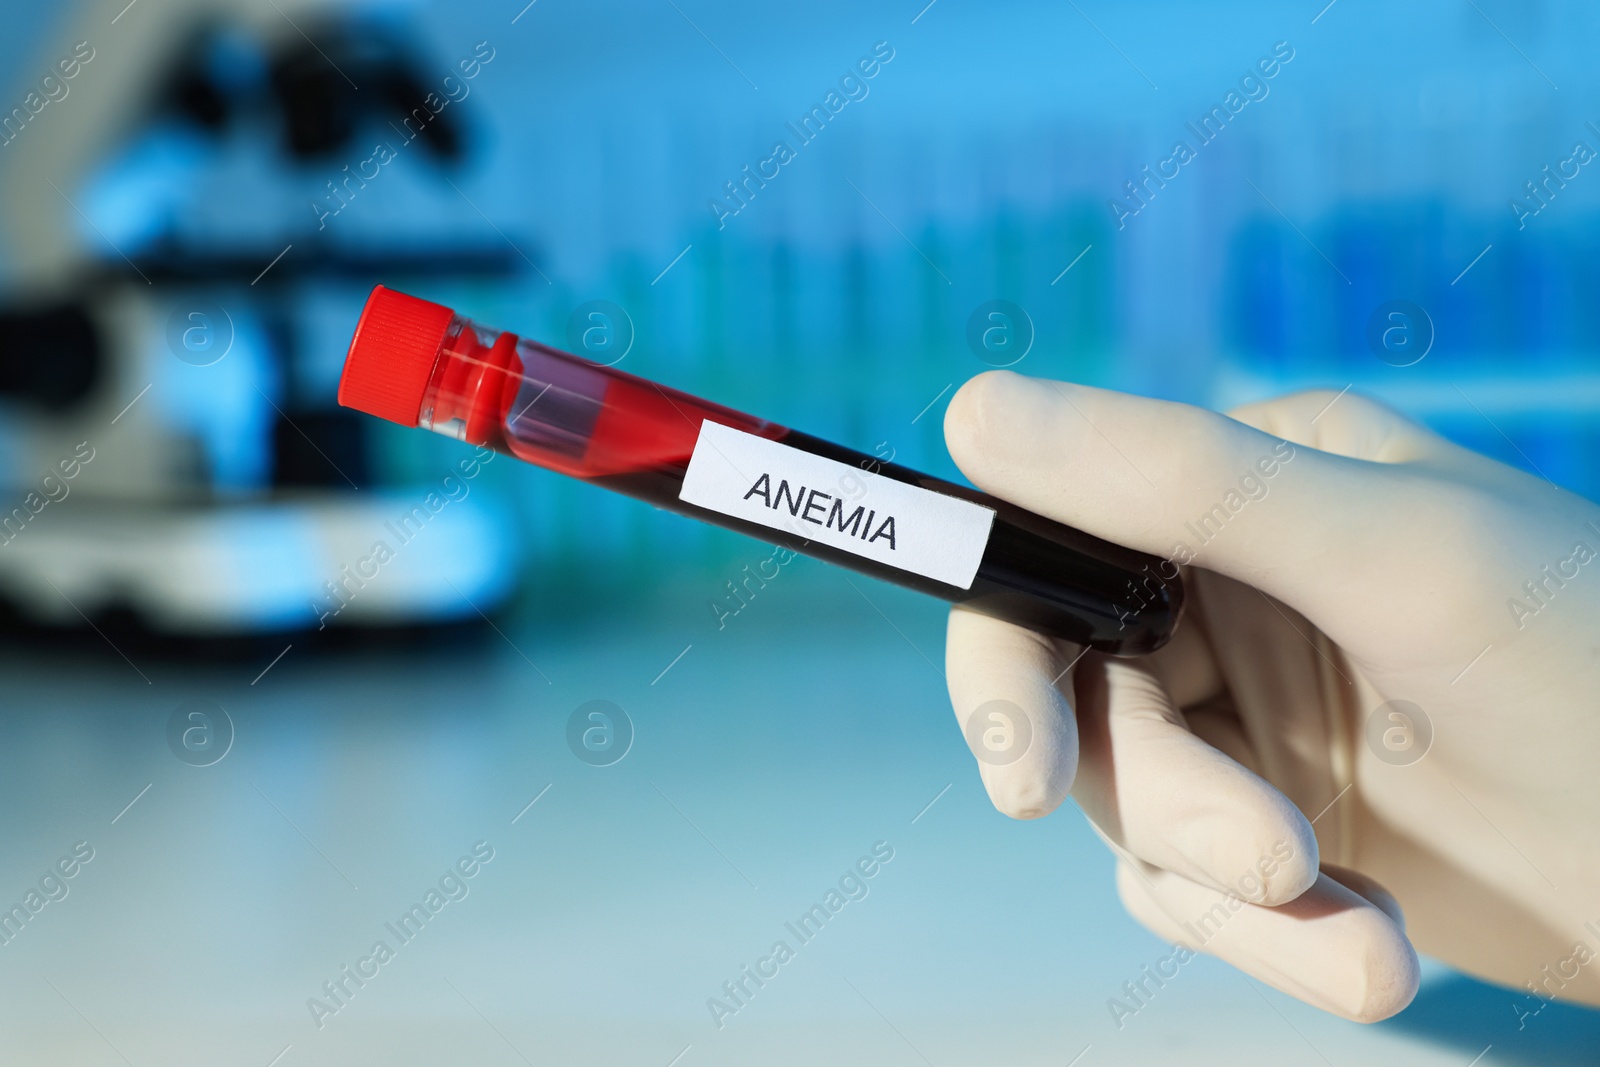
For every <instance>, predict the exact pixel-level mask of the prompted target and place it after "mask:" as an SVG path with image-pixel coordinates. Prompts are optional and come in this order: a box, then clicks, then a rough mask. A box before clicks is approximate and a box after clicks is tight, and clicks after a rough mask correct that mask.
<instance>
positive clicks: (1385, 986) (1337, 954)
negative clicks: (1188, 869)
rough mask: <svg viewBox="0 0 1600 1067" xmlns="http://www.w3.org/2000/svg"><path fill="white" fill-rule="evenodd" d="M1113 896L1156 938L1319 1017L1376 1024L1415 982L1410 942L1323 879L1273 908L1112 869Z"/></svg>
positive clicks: (1127, 868)
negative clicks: (1199, 954) (1211, 959)
mask: <svg viewBox="0 0 1600 1067" xmlns="http://www.w3.org/2000/svg"><path fill="white" fill-rule="evenodd" d="M1117 891H1118V893H1119V894H1120V895H1121V897H1122V902H1123V905H1124V906H1125V907H1126V908H1127V909H1128V911H1129V913H1130V914H1132V915H1133V916H1134V918H1136V919H1138V920H1139V921H1140V922H1141V923H1143V924H1144V925H1145V926H1146V927H1148V928H1149V929H1151V930H1152V931H1153V932H1155V933H1156V934H1157V935H1158V936H1160V937H1163V938H1165V939H1167V940H1169V941H1171V942H1173V943H1174V944H1177V945H1182V946H1184V947H1185V948H1188V949H1189V950H1191V951H1204V952H1207V953H1210V954H1211V955H1214V956H1216V957H1217V958H1218V959H1220V960H1222V961H1224V962H1225V963H1229V964H1232V965H1233V966H1235V967H1237V968H1239V969H1240V970H1242V971H1244V972H1245V973H1246V974H1249V975H1252V976H1254V977H1256V978H1258V979H1260V980H1261V981H1263V982H1266V983H1267V984H1268V985H1270V986H1272V987H1273V988H1275V989H1278V990H1281V991H1283V992H1285V993H1288V994H1289V995H1290V996H1292V997H1296V998H1298V999H1300V1000H1303V1001H1305V1002H1306V1003H1307V1004H1311V1005H1313V1006H1315V1007H1318V1008H1321V1009H1323V1010H1324V1011H1330V1012H1333V1013H1334V1014H1336V1015H1342V1016H1344V1017H1345V1018H1347V1019H1353V1020H1355V1021H1357V1022H1377V1021H1378V1020H1380V1019H1387V1018H1389V1017H1390V1016H1391V1015H1394V1014H1395V1013H1396V1012H1398V1011H1400V1010H1401V1009H1403V1008H1404V1007H1405V1006H1406V1005H1407V1004H1409V1003H1411V999H1412V997H1414V996H1416V992H1417V985H1418V983H1419V981H1420V977H1421V976H1420V968H1419V964H1418V962H1417V954H1416V950H1415V949H1413V948H1412V947H1411V942H1409V941H1407V940H1406V937H1405V934H1404V933H1402V932H1401V930H1400V928H1399V927H1397V926H1396V925H1395V924H1394V923H1393V922H1391V921H1390V919H1389V917H1388V915H1386V914H1385V913H1384V912H1383V911H1382V910H1380V909H1379V908H1378V907H1377V906H1375V905H1374V904H1372V903H1370V902H1369V901H1367V900H1366V899H1365V898H1364V897H1362V896H1361V895H1360V894H1358V893H1355V892H1353V891H1352V890H1350V889H1348V888H1346V887H1345V886H1344V885H1341V884H1340V883H1339V882H1338V881H1336V880H1334V879H1333V878H1331V877H1328V876H1327V875H1323V876H1321V877H1319V878H1318V879H1317V881H1316V884H1315V885H1313V886H1312V887H1311V888H1310V889H1309V890H1307V891H1306V892H1305V893H1304V894H1303V895H1302V896H1300V897H1298V898H1296V899H1295V900H1293V901H1291V902H1289V903H1287V904H1284V905H1282V906H1279V907H1275V908H1268V907H1262V906H1260V905H1257V904H1250V903H1248V902H1246V901H1243V900H1241V899H1240V898H1238V897H1230V896H1228V895H1226V894H1221V893H1218V892H1216V891H1215V890H1213V889H1209V888H1207V887H1205V886H1199V885H1195V884H1194V883H1193V882H1189V881H1187V880H1186V879H1184V878H1181V877H1179V876H1177V875H1175V874H1170V873H1167V872H1163V871H1147V870H1140V869H1138V868H1136V867H1134V866H1133V865H1131V864H1129V863H1120V864H1118V867H1117ZM1180 962H1181V961H1180Z"/></svg>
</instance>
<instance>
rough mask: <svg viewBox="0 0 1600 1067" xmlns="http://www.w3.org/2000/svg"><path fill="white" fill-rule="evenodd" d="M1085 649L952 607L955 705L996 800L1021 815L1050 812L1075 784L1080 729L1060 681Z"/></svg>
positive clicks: (950, 666) (948, 668) (949, 646)
mask: <svg viewBox="0 0 1600 1067" xmlns="http://www.w3.org/2000/svg"><path fill="white" fill-rule="evenodd" d="M1079 651H1080V650H1079V648H1078V646H1075V645H1070V644H1067V643H1066V642H1059V641H1055V640H1052V639H1051V638H1048V637H1044V636H1042V635H1040V634H1038V633H1035V632H1034V631H1032V630H1027V629H1024V628H1022V627H1021V626H1017V625H1015V624H1013V623H1009V622H1002V621H1001V620H999V619H992V618H990V617H988V616H987V615H979V614H978V613H977V612H973V611H967V610H965V609H963V608H959V607H957V608H953V609H951V611H950V623H949V630H948V634H947V638H946V647H945V673H946V676H947V678H948V681H949V686H950V703H951V705H952V706H953V707H954V708H955V713H956V721H957V722H958V724H959V725H960V726H961V729H962V733H963V734H965V736H966V738H967V743H968V746H969V747H970V748H971V749H972V754H973V756H974V757H975V758H976V759H977V761H978V773H979V775H980V776H981V777H982V779H983V786H984V788H985V789H986V790H988V792H989V799H990V800H991V801H993V802H994V806H995V807H996V808H998V809H1000V811H1002V812H1003V813H1005V814H1006V815H1009V816H1011V817H1012V818H1013V819H1037V818H1039V817H1040V816H1042V815H1048V814H1049V813H1050V812H1052V811H1054V810H1055V809H1056V807H1057V806H1058V805H1059V804H1060V803H1061V802H1062V801H1063V800H1065V799H1066V797H1067V794H1068V791H1069V790H1070V789H1071V788H1072V779H1073V775H1074V773H1075V772H1076V770H1077V765H1078V734H1077V727H1076V724H1075V723H1074V721H1073V717H1072V707H1071V705H1070V704H1069V703H1068V702H1067V698H1066V697H1065V696H1064V695H1063V691H1062V689H1061V688H1058V687H1057V684H1056V679H1058V678H1059V679H1061V680H1062V681H1063V682H1065V681H1066V678H1064V677H1063V674H1064V672H1065V670H1066V668H1067V667H1068V665H1069V664H1070V663H1071V661H1072V659H1073V658H1074V657H1076V656H1077V655H1078V654H1079Z"/></svg>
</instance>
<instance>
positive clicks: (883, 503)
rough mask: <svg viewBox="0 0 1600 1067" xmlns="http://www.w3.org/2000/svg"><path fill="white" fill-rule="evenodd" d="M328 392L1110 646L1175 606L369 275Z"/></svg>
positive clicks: (1144, 560) (1118, 566) (977, 510)
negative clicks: (335, 383)
mask: <svg viewBox="0 0 1600 1067" xmlns="http://www.w3.org/2000/svg"><path fill="white" fill-rule="evenodd" d="M339 403H340V404H342V405H344V406H345V407H350V408H355V409H356V410H358V411H363V412H366V413H368V414H370V415H376V416H378V417H380V418H384V419H388V420H390V421H391V422H396V423H399V424H400V425H402V426H420V427H423V428H426V429H430V430H433V431H435V432H436V433H441V434H444V435H446V436H448V437H454V438H456V439H457V440H460V441H465V442H468V443H470V444H474V445H480V446H484V447H487V448H491V449H494V450H495V451H497V452H501V453H504V454H506V455H510V456H514V457H516V458H517V459H520V460H524V461H526V462H528V463H533V464H537V465H538V466H541V467H546V468H548V469H550V470H553V471H557V472H559V473H561V474H565V475H569V476H571V477H574V478H581V479H583V480H584V481H587V482H592V483H594V484H596V485H600V486H604V487H605V488H607V489H613V490H616V491H617V492H620V493H626V494H627V495H629V496H633V497H637V498H639V499H640V500H645V501H648V502H649V503H651V504H654V505H656V506H658V507H661V508H665V509H668V510H671V511H675V512H678V513H680V514H683V515H687V516H689V517H691V518H696V519H699V520H701V521H703V522H709V523H712V524H714V525H717V526H722V527H726V528H727V529H730V530H736V531H738V532H739V533H743V534H748V535H749V536H751V537H756V538H760V539H762V540H765V541H768V542H769V543H773V544H777V545H782V546H785V547H787V548H789V549H792V550H793V551H796V552H801V553H804V554H806V555H809V556H814V557H816V558H818V559H821V560H825V561H827V562H828V563H833V564H837V565H839V566H842V567H848V568H850V569H851V570H855V571H860V572H861V573H863V574H868V575H871V576H872V577H874V578H880V579H883V580H884V581H889V582H894V583H896V584H898V585H903V586H907V587H909V588H911V589H915V590H918V591H919V592H923V593H927V594H930V595H932V596H936V597H939V598H941V599H943V600H947V601H950V602H951V603H955V604H960V605H962V606H963V607H967V608H970V609H972V610H974V611H978V612H982V613H984V614H986V615H991V616H994V617H996V618H1001V619H1006V620H1008V621H1010V622H1014V623H1017V624H1019V625H1022V626H1026V627H1028V628H1030V629H1033V630H1037V631H1039V632H1042V633H1045V634H1049V635H1051V636H1054V637H1060V638H1065V639H1067V640H1069V641H1073V642H1076V643H1078V644H1080V645H1087V646H1089V647H1091V648H1094V649H1096V650H1098V651H1101V652H1106V653H1110V654H1112V655H1123V656H1133V655H1141V654H1143V653H1147V652H1151V651H1154V650H1155V649H1157V648H1159V647H1160V646H1161V645H1162V644H1164V643H1165V642H1166V641H1167V639H1168V638H1169V637H1170V636H1171V635H1172V631H1173V628H1174V627H1175V626H1176V625H1177V622H1178V617H1179V615H1180V613H1181V610H1182V606H1183V585H1182V582H1181V580H1180V578H1179V576H1178V573H1177V568H1176V567H1174V566H1172V565H1171V564H1170V563H1167V562H1166V561H1163V560H1160V559H1158V558H1157V557H1155V556H1150V555H1146V554H1144V553H1142V552H1136V551H1134V550H1132V549H1129V548H1125V547H1123V546H1121V545H1115V544H1112V543H1110V542H1108V541H1103V540H1100V539H1099V538H1097V537H1092V536H1090V535H1089V534H1086V533H1084V532H1082V531H1081V530H1075V529H1073V528H1071V527H1069V526H1064V525H1062V524H1061V523H1058V522H1055V521H1053V520H1050V519H1047V518H1044V517H1043V516H1040V515H1036V514H1033V513H1032V512H1029V511H1026V510H1024V509H1023V508H1020V507H1017V506H1016V505H1014V504H1010V503H1008V502H1006V501H1004V500H1000V499H998V498H996V497H992V496H990V495H988V494H986V493H982V492H979V491H978V490H976V489H971V488H968V487H965V486H961V485H956V484H954V483H953V482H947V481H944V480H942V479H939V478H932V477H929V476H928V475H925V474H921V473H918V472H917V471H914V470H911V469H910V468H907V467H903V466H901V465H899V464H896V463H886V462H883V461H882V460H880V459H878V458H877V457H875V456H870V455H867V454H866V453H863V452H857V451H855V450H854V449H850V448H845V447H843V446H841V445H836V444H834V443H832V442H830V441H825V440H822V439H821V438H817V437H813V436H811V435H809V434H805V433H801V432H799V431H797V430H791V429H788V428H787V427H784V426H779V425H778V424H776V423H772V422H767V421H766V420H764V419H758V418H756V417H754V416H751V415H746V414H743V413H742V412H738V411H733V410H731V409H729V408H725V407H722V406H720V405H718V404H713V403H711V402H709V401H706V400H701V399H699V398H697V397H693V396H690V395H688V394H687V393H683V392H679V391H678V390H676V389H671V388H668V387H667V386H664V385H658V384H656V383H655V382H653V381H650V380H648V379H645V378H640V377H637V376H635V375H632V374H628V373H625V372H623V371H619V370H617V369H616V368H614V367H610V366H603V365H600V364H598V363H596V362H594V361H592V360H588V359H585V358H583V357H581V356H576V355H572V354H570V353H567V352H560V351H557V350H556V349H554V348H550V347H548V346H546V345H542V344H539V343H538V342H536V341H531V340H528V339H526V338H522V337H518V336H517V335H516V334H512V333H506V332H503V331H500V330H495V329H490V328H488V327H485V326H483V325H481V324H479V323H477V322H474V321H472V320H470V319H468V318H465V317H464V316H461V315H458V314H456V313H455V312H454V311H453V310H451V309H450V308H447V307H444V306H442V305H439V304H435V303H431V302H429V301H426V300H420V299H418V298H416V297H412V296H408V295H406V294H404V293H400V292H396V291H394V290H392V289H386V288H384V287H383V286H378V287H377V288H376V289H374V290H373V291H372V295H371V296H370V297H369V298H368V300H367V305H366V308H365V309H364V310H363V311H362V313H361V319H360V321H359V322H358V323H357V325H356V332H355V336H354V338H353V339H352V340H351V342H350V351H349V354H348V355H347V356H346V358H345V365H344V374H343V376H342V378H341V379H340V382H339Z"/></svg>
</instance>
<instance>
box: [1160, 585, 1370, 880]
mask: <svg viewBox="0 0 1600 1067" xmlns="http://www.w3.org/2000/svg"><path fill="white" fill-rule="evenodd" d="M1189 580H1190V582H1191V585H1190V588H1191V590H1192V591H1193V592H1194V593H1195V594H1196V595H1195V605H1196V615H1197V617H1199V618H1200V619H1201V620H1202V621H1203V622H1204V628H1205V629H1207V630H1210V631H1212V632H1215V633H1225V634H1227V635H1228V638H1229V639H1228V640H1227V641H1225V642H1220V643H1219V644H1218V646H1217V648H1216V650H1215V652H1214V660H1215V663H1216V665H1217V668H1218V670H1219V671H1220V673H1221V675H1222V678H1223V681H1224V685H1225V687H1226V689H1227V692H1228V696H1229V701H1230V705H1231V707H1232V709H1233V712H1234V714H1235V716H1236V717H1237V719H1238V721H1239V724H1240V728H1241V730H1242V731H1243V734H1244V736H1245V738H1247V739H1248V740H1249V742H1250V747H1251V751H1252V753H1253V755H1254V762H1253V763H1252V764H1251V767H1252V768H1253V769H1255V770H1257V771H1258V772H1259V773H1260V774H1261V775H1262V777H1264V778H1266V779H1267V780H1268V781H1270V782H1271V783H1272V784H1273V785H1274V786H1276V787H1277V788H1278V789H1279V790H1281V791H1282V792H1283V793H1284V795H1285V796H1287V797H1288V798H1289V799H1290V800H1292V801H1294V803H1295V804H1296V806H1298V807H1299V808H1300V810H1301V811H1303V812H1305V813H1306V815H1307V816H1308V817H1311V818H1318V817H1319V816H1321V815H1322V814H1323V813H1325V812H1328V811H1329V810H1330V806H1331V805H1332V804H1333V803H1334V801H1335V800H1336V799H1337V798H1338V797H1339V795H1340V791H1341V789H1342V788H1343V786H1344V784H1345V783H1346V782H1347V781H1348V778H1345V779H1344V781H1341V780H1340V777H1339V775H1337V774H1336V773H1335V768H1336V766H1337V765H1338V764H1339V763H1340V757H1339V755H1338V754H1339V753H1341V752H1342V750H1343V749H1344V741H1343V733H1342V728H1341V726H1340V720H1339V719H1338V718H1337V717H1336V716H1334V715H1332V714H1331V709H1336V708H1339V707H1341V706H1343V705H1344V704H1346V703H1347V702H1349V701H1350V700H1352V692H1351V685H1350V684H1349V682H1347V679H1350V678H1351V675H1352V672H1351V670H1350V668H1349V664H1348V663H1347V662H1345V661H1344V658H1343V657H1342V656H1341V654H1340V653H1339V651H1338V650H1337V649H1334V648H1331V647H1328V645H1327V642H1326V640H1325V639H1323V638H1322V636H1321V635H1320V634H1318V633H1317V630H1316V628H1315V627H1314V626H1312V625H1311V623H1310V622H1308V621H1307V620H1306V619H1305V618H1304V617H1303V616H1302V615H1301V614H1300V613H1299V612H1297V611H1295V610H1294V609H1293V608H1291V607H1287V606H1284V605H1280V604H1277V603H1274V602H1273V601H1271V600H1270V599H1268V598H1267V597H1266V596H1264V595H1263V594H1262V593H1261V592H1260V591H1259V590H1256V589H1252V588H1250V587H1249V586H1247V585H1245V584H1243V583H1241V582H1236V581H1234V580H1233V579H1231V578H1227V577H1224V576H1223V575H1220V574H1216V573H1214V572H1212V571H1208V570H1206V569H1205V568H1203V567H1195V568H1192V569H1191V570H1190V571H1189ZM1344 812H1345V809H1343V808H1339V809H1333V811H1332V814H1330V815H1329V816H1328V817H1327V818H1319V821H1318V822H1317V829H1318V831H1319V834H1320V836H1321V841H1322V843H1323V845H1324V846H1325V852H1324V854H1325V855H1328V856H1330V857H1333V856H1337V855H1339V854H1340V852H1339V850H1340V849H1341V848H1342V847H1343V846H1344V845H1346V844H1348V842H1347V841H1346V840H1344V839H1343V837H1342V835H1341V833H1340V830H1341V826H1342V823H1343V816H1344Z"/></svg>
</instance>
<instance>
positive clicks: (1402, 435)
mask: <svg viewBox="0 0 1600 1067" xmlns="http://www.w3.org/2000/svg"><path fill="white" fill-rule="evenodd" d="M1228 417H1229V418H1232V419H1237V420H1238V421H1240V422H1242V423H1244V424H1245V425H1246V426H1254V427H1255V428H1256V429H1258V430H1261V431H1262V432H1263V433H1269V434H1271V435H1272V436H1274V437H1281V438H1283V439H1284V440H1286V441H1291V442H1293V443H1294V444H1297V445H1305V446H1306V447H1307V448H1316V449H1320V450H1322V451H1323V452H1331V453H1332V454H1334V455H1336V456H1348V457H1350V458H1351V459H1365V460H1372V461H1373V462H1375V463H1413V462H1417V461H1421V460H1430V459H1438V458H1440V457H1442V456H1444V455H1445V454H1447V452H1448V451H1449V450H1450V449H1451V448H1452V447H1453V446H1451V445H1449V444H1448V443H1447V442H1446V441H1445V439H1444V438H1442V437H1440V436H1439V435H1438V434H1436V433H1434V432H1433V431H1432V430H1429V429H1427V428H1426V427H1424V426H1421V425H1419V424H1418V423H1415V422H1412V421H1411V420H1410V419H1408V418H1406V417H1405V416H1404V415H1402V414H1400V413H1399V412H1398V411H1396V410H1394V409H1393V408H1391V407H1389V406H1388V405H1387V404H1383V403H1380V402H1379V401H1377V400H1374V399H1372V398H1371V397H1367V396H1362V395H1361V394H1360V393H1352V392H1350V391H1349V390H1345V391H1342V392H1335V391H1334V390H1332V389H1308V390H1306V391H1305V392H1300V393H1291V394H1290V395H1288V396H1284V397H1278V398H1276V399H1273V400H1263V401H1259V402H1257V403H1254V404H1245V405H1243V406H1241V407H1236V408H1234V409H1232V410H1231V411H1229V412H1228Z"/></svg>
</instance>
